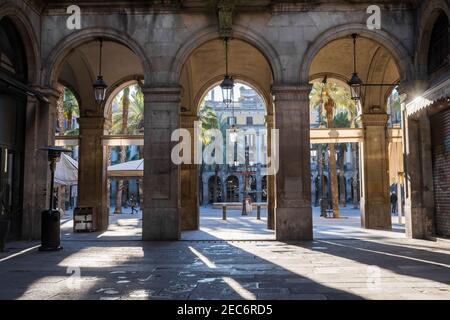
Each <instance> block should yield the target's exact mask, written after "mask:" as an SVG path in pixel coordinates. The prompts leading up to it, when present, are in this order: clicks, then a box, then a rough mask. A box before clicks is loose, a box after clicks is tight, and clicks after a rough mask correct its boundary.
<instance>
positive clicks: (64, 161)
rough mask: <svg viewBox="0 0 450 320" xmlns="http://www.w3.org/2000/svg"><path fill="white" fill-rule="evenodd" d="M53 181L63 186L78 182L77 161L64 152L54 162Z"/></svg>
mask: <svg viewBox="0 0 450 320" xmlns="http://www.w3.org/2000/svg"><path fill="white" fill-rule="evenodd" d="M55 183H56V184H59V185H63V186H74V185H77V184H78V162H77V161H76V160H74V159H72V158H71V157H69V156H68V155H66V154H64V153H62V154H61V160H59V162H58V163H56V170H55Z"/></svg>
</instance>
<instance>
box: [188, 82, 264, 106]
mask: <svg viewBox="0 0 450 320" xmlns="http://www.w3.org/2000/svg"><path fill="white" fill-rule="evenodd" d="M222 80H223V76H218V77H214V78H212V79H211V80H209V81H208V82H207V83H206V84H205V85H204V86H203V87H202V88H201V89H200V90H199V91H198V94H197V95H196V97H195V99H194V101H195V102H194V103H195V105H194V106H195V108H196V110H195V114H198V112H199V111H200V104H201V102H202V101H203V99H204V98H205V96H206V95H207V94H208V92H210V91H211V90H212V89H213V88H215V87H216V86H218V85H219V84H220V83H221V82H222ZM234 80H235V82H238V83H242V84H245V85H247V86H249V87H251V88H252V89H254V90H255V91H256V92H257V93H258V95H259V96H260V97H261V98H262V99H263V102H264V104H265V109H266V113H267V114H271V111H272V110H271V108H269V106H270V95H269V94H268V93H267V92H266V91H265V90H264V89H263V88H261V87H260V86H259V85H258V84H256V83H255V81H253V80H252V79H250V78H248V77H246V76H241V75H235V78H234Z"/></svg>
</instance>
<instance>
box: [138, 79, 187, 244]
mask: <svg viewBox="0 0 450 320" xmlns="http://www.w3.org/2000/svg"><path fill="white" fill-rule="evenodd" d="M142 92H143V93H144V103H145V134H144V159H145V164H144V179H143V181H144V193H145V196H144V210H143V226H142V228H143V230H142V231H143V240H179V239H180V235H181V234H180V209H179V208H180V197H179V195H180V170H179V167H178V166H177V165H175V164H174V163H173V162H172V159H171V152H172V149H173V147H174V146H175V145H176V144H178V142H177V141H175V142H172V141H171V136H172V133H173V131H174V130H176V129H178V128H179V125H180V88H179V87H177V86H173V87H144V88H143V89H142Z"/></svg>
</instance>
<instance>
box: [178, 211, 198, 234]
mask: <svg viewBox="0 0 450 320" xmlns="http://www.w3.org/2000/svg"><path fill="white" fill-rule="evenodd" d="M180 213H181V231H192V230H198V229H199V227H200V209H199V207H198V206H195V207H182V208H180Z"/></svg>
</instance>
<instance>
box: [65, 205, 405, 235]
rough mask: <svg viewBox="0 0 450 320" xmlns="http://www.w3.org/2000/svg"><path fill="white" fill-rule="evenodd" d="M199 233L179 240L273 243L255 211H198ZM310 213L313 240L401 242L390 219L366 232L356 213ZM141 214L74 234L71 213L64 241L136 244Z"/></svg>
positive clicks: (264, 215) (347, 210)
mask: <svg viewBox="0 0 450 320" xmlns="http://www.w3.org/2000/svg"><path fill="white" fill-rule="evenodd" d="M200 210H201V215H200V217H201V219H200V230H198V231H186V232H183V233H182V240H260V241H261V240H275V232H274V231H272V230H268V229H267V210H262V211H261V220H257V219H256V210H254V211H253V212H252V213H251V214H250V215H248V216H246V217H243V216H242V215H241V211H240V210H228V213H227V220H226V221H224V220H222V210H221V209H212V208H210V207H201V208H200ZM313 213H314V219H313V221H314V238H315V239H347V238H362V239H369V238H371V239H383V238H405V228H404V225H399V224H397V223H396V222H397V217H393V219H392V222H393V231H378V230H367V229H362V228H361V218H360V212H359V210H354V209H351V208H341V215H342V219H338V220H336V219H326V218H322V217H320V212H319V209H318V208H314V209H313ZM141 219H142V213H141V212H140V213H139V214H135V215H131V214H130V213H129V212H128V211H126V213H125V214H121V215H114V214H112V213H111V214H110V226H109V228H108V230H107V231H105V232H103V233H93V234H76V235H74V234H73V232H72V228H73V223H72V216H71V213H70V212H68V213H67V214H66V215H65V216H64V218H63V220H62V236H63V239H64V240H71V239H73V240H106V241H109V240H136V241H139V240H140V239H141V238H142V220H141Z"/></svg>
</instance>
